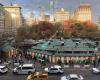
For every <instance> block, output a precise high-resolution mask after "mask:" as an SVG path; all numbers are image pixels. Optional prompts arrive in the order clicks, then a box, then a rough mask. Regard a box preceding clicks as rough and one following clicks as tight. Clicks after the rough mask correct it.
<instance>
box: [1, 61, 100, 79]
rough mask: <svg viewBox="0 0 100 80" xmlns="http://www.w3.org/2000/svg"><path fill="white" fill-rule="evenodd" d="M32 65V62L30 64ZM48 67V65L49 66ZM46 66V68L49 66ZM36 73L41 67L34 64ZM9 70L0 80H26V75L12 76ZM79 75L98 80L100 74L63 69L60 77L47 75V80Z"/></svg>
mask: <svg viewBox="0 0 100 80" xmlns="http://www.w3.org/2000/svg"><path fill="white" fill-rule="evenodd" d="M31 63H33V62H31ZM49 65H50V64H49ZM49 65H47V66H49ZM35 67H36V70H37V71H41V66H40V64H39V63H35ZM9 68H10V70H9V71H8V73H7V74H3V75H0V80H26V77H27V76H28V75H14V74H13V73H12V70H13V66H12V65H10V66H9ZM72 73H73V74H80V75H82V76H83V77H84V80H100V74H98V75H95V74H93V73H92V72H91V69H90V68H89V69H86V68H64V74H62V75H49V80H60V78H61V76H63V75H68V74H72Z"/></svg>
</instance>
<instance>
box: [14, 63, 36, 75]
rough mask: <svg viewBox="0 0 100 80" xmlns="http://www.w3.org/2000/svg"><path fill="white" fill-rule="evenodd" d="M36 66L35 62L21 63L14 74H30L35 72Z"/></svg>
mask: <svg viewBox="0 0 100 80" xmlns="http://www.w3.org/2000/svg"><path fill="white" fill-rule="evenodd" d="M34 72H35V68H34V66H33V64H23V65H19V66H18V67H16V68H14V69H13V73H14V74H28V73H34Z"/></svg>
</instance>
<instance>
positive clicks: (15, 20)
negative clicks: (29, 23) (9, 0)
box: [4, 4, 22, 34]
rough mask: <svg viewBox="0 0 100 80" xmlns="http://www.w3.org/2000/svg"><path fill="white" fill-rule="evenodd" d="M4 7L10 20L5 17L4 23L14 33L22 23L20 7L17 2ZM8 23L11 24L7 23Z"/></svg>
mask: <svg viewBox="0 0 100 80" xmlns="http://www.w3.org/2000/svg"><path fill="white" fill-rule="evenodd" d="M4 9H5V11H6V12H8V13H9V14H10V18H9V19H10V20H8V18H7V19H6V21H7V22H6V23H7V25H5V26H6V27H7V28H8V27H9V28H10V29H11V31H12V32H13V33H14V34H16V32H17V28H19V27H20V26H21V25H22V15H21V7H20V6H18V5H17V4H14V5H11V6H4ZM9 21H10V22H9ZM8 23H9V24H11V25H8ZM10 26H11V27H10Z"/></svg>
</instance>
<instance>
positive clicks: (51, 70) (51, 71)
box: [44, 65, 64, 74]
mask: <svg viewBox="0 0 100 80" xmlns="http://www.w3.org/2000/svg"><path fill="white" fill-rule="evenodd" d="M44 71H45V72H48V73H49V74H61V73H64V71H63V69H62V67H61V66H59V65H54V66H51V67H49V68H45V69H44Z"/></svg>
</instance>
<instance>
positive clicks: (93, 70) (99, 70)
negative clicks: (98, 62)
mask: <svg viewBox="0 0 100 80" xmlns="http://www.w3.org/2000/svg"><path fill="white" fill-rule="evenodd" d="M92 72H93V73H94V74H99V73H100V67H95V68H92Z"/></svg>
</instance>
